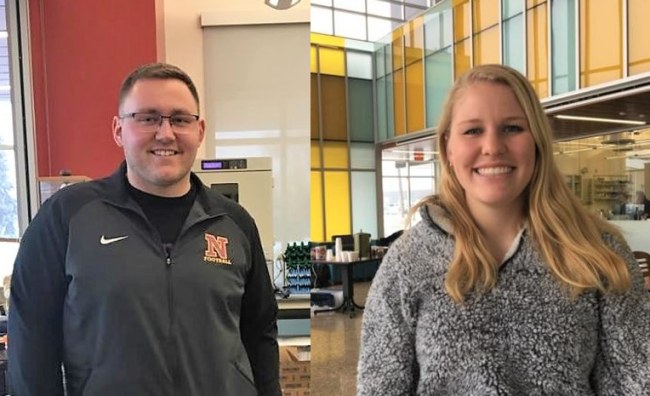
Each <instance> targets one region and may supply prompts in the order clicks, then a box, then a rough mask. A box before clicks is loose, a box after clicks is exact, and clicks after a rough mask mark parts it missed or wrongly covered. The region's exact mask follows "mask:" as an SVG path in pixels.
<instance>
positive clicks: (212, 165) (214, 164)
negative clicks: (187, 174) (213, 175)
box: [201, 160, 223, 170]
mask: <svg viewBox="0 0 650 396" xmlns="http://www.w3.org/2000/svg"><path fill="white" fill-rule="evenodd" d="M211 169H223V161H219V160H207V161H201V170H211Z"/></svg>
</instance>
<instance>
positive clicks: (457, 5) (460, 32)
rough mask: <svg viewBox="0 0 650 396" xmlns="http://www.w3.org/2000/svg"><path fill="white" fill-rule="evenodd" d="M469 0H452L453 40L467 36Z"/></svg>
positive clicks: (468, 28)
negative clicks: (453, 0)
mask: <svg viewBox="0 0 650 396" xmlns="http://www.w3.org/2000/svg"><path fill="white" fill-rule="evenodd" d="M469 17H470V8H469V0H464V1H457V2H456V1H455V2H454V41H460V40H462V39H464V38H467V37H469V33H470V26H469Z"/></svg>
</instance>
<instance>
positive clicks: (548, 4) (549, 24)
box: [546, 0, 553, 97]
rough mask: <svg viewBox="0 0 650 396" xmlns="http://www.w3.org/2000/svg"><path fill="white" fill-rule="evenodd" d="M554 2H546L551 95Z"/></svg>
mask: <svg viewBox="0 0 650 396" xmlns="http://www.w3.org/2000/svg"><path fill="white" fill-rule="evenodd" d="M552 2H553V0H548V1H547V2H546V40H547V41H548V43H547V45H546V50H547V51H548V54H546V79H547V81H548V96H549V97H551V96H553V62H552V58H553V48H552V47H553V42H552V41H551V40H552V39H553V37H552V35H551V29H552V28H553V24H552V23H553V17H552V11H553V8H552V7H553V6H552V4H551V3H552Z"/></svg>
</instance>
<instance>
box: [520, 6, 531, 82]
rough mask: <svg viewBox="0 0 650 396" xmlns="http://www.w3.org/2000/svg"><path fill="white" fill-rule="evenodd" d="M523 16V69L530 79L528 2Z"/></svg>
mask: <svg viewBox="0 0 650 396" xmlns="http://www.w3.org/2000/svg"><path fill="white" fill-rule="evenodd" d="M521 16H522V18H523V19H524V21H523V25H524V29H523V32H522V36H524V37H523V39H524V42H523V44H524V70H523V72H524V73H523V74H524V76H526V78H528V80H529V81H530V78H529V76H528V7H527V6H526V3H524V9H523V11H522V12H521Z"/></svg>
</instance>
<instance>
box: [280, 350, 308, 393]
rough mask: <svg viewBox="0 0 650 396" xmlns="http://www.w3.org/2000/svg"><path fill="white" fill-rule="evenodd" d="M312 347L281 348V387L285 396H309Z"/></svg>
mask: <svg viewBox="0 0 650 396" xmlns="http://www.w3.org/2000/svg"><path fill="white" fill-rule="evenodd" d="M310 385H311V353H310V347H308V346H307V347H295V346H290V347H280V386H281V387H282V394H283V396H309V388H310Z"/></svg>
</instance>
